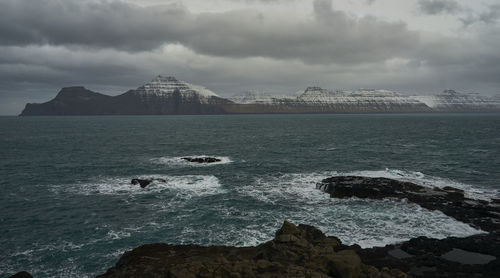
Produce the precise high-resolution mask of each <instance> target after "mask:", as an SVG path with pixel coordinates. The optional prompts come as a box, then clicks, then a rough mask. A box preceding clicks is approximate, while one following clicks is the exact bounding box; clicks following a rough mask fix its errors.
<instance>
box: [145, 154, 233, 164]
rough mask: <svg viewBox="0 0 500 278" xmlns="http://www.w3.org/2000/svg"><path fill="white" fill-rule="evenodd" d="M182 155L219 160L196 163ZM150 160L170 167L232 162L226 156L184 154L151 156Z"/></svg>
mask: <svg viewBox="0 0 500 278" xmlns="http://www.w3.org/2000/svg"><path fill="white" fill-rule="evenodd" d="M183 157H214V158H217V159H220V161H218V162H212V163H196V162H189V161H186V160H184V159H183ZM151 162H153V163H156V164H163V165H167V166H170V167H186V166H191V167H207V166H214V165H222V164H229V163H232V162H233V161H232V160H231V158H230V157H228V156H210V155H186V156H176V157H170V156H165V157H158V158H152V159H151Z"/></svg>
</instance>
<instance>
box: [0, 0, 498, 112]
mask: <svg viewBox="0 0 500 278" xmlns="http://www.w3.org/2000/svg"><path fill="white" fill-rule="evenodd" d="M192 1H194V2H193V3H195V4H196V3H197V2H196V0H192ZM390 1H396V0H390ZM146 2H147V3H148V4H149V3H150V2H155V3H157V2H158V1H144V2H141V1H139V2H137V1H135V2H134V3H131V2H125V1H101V0H83V1H82V0H78V1H77V0H65V1H62V0H38V1H29V0H0V99H1V100H2V101H1V102H0V109H2V111H4V113H5V111H8V112H7V113H8V114H15V113H19V112H20V110H21V109H22V106H23V105H24V103H25V102H33V101H40V100H47V99H48V98H50V96H53V95H54V94H55V93H56V92H57V90H58V89H59V88H60V87H63V86H70V85H86V86H88V87H90V88H91V89H94V90H98V91H102V92H105V93H112V94H117V93H121V92H123V91H125V90H126V89H129V88H134V87H137V86H139V85H141V84H142V83H144V82H147V81H148V80H149V79H150V78H151V77H152V76H154V75H156V74H160V73H161V74H171V75H176V76H178V77H179V78H181V79H185V80H188V81H190V82H193V83H198V84H201V85H205V86H208V87H209V88H211V89H213V90H215V91H217V92H218V93H220V94H222V95H230V94H233V93H238V92H240V91H242V90H251V89H257V90H267V91H271V92H277V93H281V94H283V93H289V94H291V93H295V92H296V91H298V90H301V89H303V88H304V87H305V86H309V85H321V86H325V87H329V88H343V89H353V88H359V87H378V88H387V89H393V90H402V91H408V92H424V93H426V92H437V91H440V90H442V89H445V88H455V89H459V90H460V89H461V90H469V91H480V92H485V93H488V94H492V93H497V92H500V90H499V88H500V80H499V79H498V77H497V76H500V66H499V64H500V55H499V54H498V49H500V41H499V39H498V38H499V37H500V28H499V26H498V18H499V12H498V11H500V9H498V7H497V5H495V4H491V5H483V6H477V7H470V6H467V3H468V2H460V3H459V2H458V1H452V0H420V1H418V2H415V4H414V5H413V6H412V5H408V6H401V7H399V8H398V9H400V10H398V9H395V10H394V11H392V10H387V11H386V13H385V14H377V13H376V12H375V13H373V14H372V13H369V12H360V10H357V9H354V8H352V9H351V10H349V7H350V6H349V4H346V3H347V2H338V1H333V2H332V1H329V0H315V1H310V2H309V3H306V4H304V2H303V1H285V0H274V1H245V0H241V1H234V0H225V1H223V0H220V1H218V2H216V3H219V6H220V7H221V8H220V9H219V10H216V11H212V10H210V11H201V12H200V11H198V12H194V11H193V10H192V9H191V8H192V5H193V4H192V3H191V2H189V0H186V1H185V2H173V1H168V2H167V3H166V4H165V2H163V1H162V3H163V5H161V6H158V5H155V6H148V5H147V4H145V3H146ZM396 2H397V3H400V4H401V2H398V1H396ZM396 2H394V3H395V5H396ZM135 3H137V4H135ZM232 3H237V4H238V5H235V7H234V8H233V4H232ZM352 3H353V4H352V5H356V6H355V7H358V8H359V7H363V9H365V10H366V11H371V10H373V11H377V10H380V9H381V8H384V6H383V5H385V4H384V3H381V2H380V1H366V0H357V1H354V2H352ZM405 3H406V2H405ZM138 4H142V5H138ZM189 4H192V5H191V7H190V5H189ZM341 4H342V5H341ZM270 5H272V7H273V9H270V8H269V7H270ZM401 5H403V4H401ZM405 5H407V4H405ZM242 7H243V8H242ZM304 7H307V9H305V8H304ZM353 7H354V6H353ZM472 8H475V9H472ZM402 11H404V12H405V13H406V14H407V16H406V17H408V18H409V19H408V20H409V21H408V22H404V21H402V20H401V17H400V16H399V14H398V13H400V12H402ZM414 11H419V14H415V13H414ZM442 14H447V15H449V16H451V17H452V18H451V19H449V20H450V22H451V23H452V24H455V26H456V27H453V28H455V29H453V28H452V29H448V30H444V29H440V26H439V24H436V25H435V26H436V31H433V32H429V31H428V30H425V31H424V30H419V29H418V28H415V26H418V22H419V20H425V22H433V20H434V21H436V22H439V21H437V20H439V18H440V17H439V15H442ZM409 16H413V17H414V18H413V17H409ZM465 21H467V24H465V23H466V22H465ZM415 22H416V23H417V24H415ZM408 23H412V24H408ZM452 26H453V25H452ZM450 31H451V32H450ZM458 31H460V33H455V32H458Z"/></svg>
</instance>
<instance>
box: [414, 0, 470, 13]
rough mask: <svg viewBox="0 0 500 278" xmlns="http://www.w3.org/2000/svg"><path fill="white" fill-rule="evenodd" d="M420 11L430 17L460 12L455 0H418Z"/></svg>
mask: <svg viewBox="0 0 500 278" xmlns="http://www.w3.org/2000/svg"><path fill="white" fill-rule="evenodd" d="M418 5H419V8H420V11H421V12H423V13H426V14H430V15H436V14H444V13H448V14H454V13H456V12H458V11H460V10H461V7H460V5H459V4H458V3H457V2H456V1H455V0H419V1H418Z"/></svg>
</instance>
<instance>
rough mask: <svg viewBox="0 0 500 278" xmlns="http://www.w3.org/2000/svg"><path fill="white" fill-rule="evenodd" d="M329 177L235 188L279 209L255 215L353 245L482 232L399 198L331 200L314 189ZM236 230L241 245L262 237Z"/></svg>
mask: <svg viewBox="0 0 500 278" xmlns="http://www.w3.org/2000/svg"><path fill="white" fill-rule="evenodd" d="M328 176H331V173H330V174H327V173H309V174H286V175H283V176H281V177H270V178H267V179H257V180H256V182H255V183H254V184H249V185H247V186H244V187H242V188H239V189H238V191H239V193H240V194H244V195H247V196H248V197H250V198H254V199H255V200H256V201H258V202H263V203H267V204H270V205H274V206H275V207H276V208H275V210H278V212H274V213H273V212H269V213H267V212H264V213H263V212H260V213H261V215H260V217H263V218H269V219H275V221H276V222H278V223H279V222H280V221H282V220H283V219H288V220H290V221H292V222H295V223H305V224H309V225H313V226H316V227H318V228H319V229H321V230H322V231H324V232H325V233H327V234H330V235H335V236H337V237H339V238H340V239H341V240H342V241H343V242H344V243H347V244H354V243H357V244H359V245H361V246H362V247H372V246H384V245H386V244H390V243H395V242H401V241H405V240H409V239H411V238H414V237H418V236H428V237H433V238H445V237H448V236H457V237H464V236H469V235H473V234H478V233H482V231H480V230H477V229H474V228H472V227H471V226H469V225H467V224H465V223H462V222H459V221H457V220H455V219H453V218H451V217H448V216H446V215H444V214H443V213H442V212H439V211H429V210H427V209H424V208H421V207H420V206H418V205H416V204H413V203H407V202H405V201H401V200H392V199H387V200H362V199H358V198H351V199H333V198H330V197H329V195H328V194H325V193H323V192H321V191H320V190H317V189H316V188H315V183H316V182H317V181H320V180H322V179H324V178H326V177H328ZM262 214H264V215H262ZM271 223H272V222H271ZM278 227H279V226H275V225H271V226H267V227H265V228H263V227H259V228H256V229H259V230H260V231H261V232H263V230H264V231H266V232H264V233H268V235H272V234H273V233H274V231H275V229H276V228H278ZM239 233H241V235H242V237H243V238H242V239H241V241H242V242H243V243H244V244H247V243H260V242H262V241H261V240H262V237H260V236H259V237H256V235H255V234H253V233H243V232H239ZM269 239H270V238H269V237H268V238H267V240H269Z"/></svg>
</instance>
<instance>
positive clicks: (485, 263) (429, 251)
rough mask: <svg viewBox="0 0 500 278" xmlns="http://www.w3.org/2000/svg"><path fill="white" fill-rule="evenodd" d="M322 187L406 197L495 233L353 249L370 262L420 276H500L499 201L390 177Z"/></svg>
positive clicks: (339, 192)
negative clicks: (477, 198)
mask: <svg viewBox="0 0 500 278" xmlns="http://www.w3.org/2000/svg"><path fill="white" fill-rule="evenodd" d="M316 188H318V189H321V190H323V191H325V192H327V193H329V194H330V196H331V197H335V198H349V197H358V198H369V199H382V198H399V199H404V198H405V199H407V200H408V201H410V202H413V203H416V204H418V205H420V206H422V207H424V208H427V209H430V210H440V211H442V212H443V213H444V214H446V215H448V216H451V217H453V218H455V219H457V220H459V221H462V222H465V223H468V224H471V225H472V226H475V227H477V228H480V229H482V230H485V231H489V232H490V233H489V234H479V235H474V236H470V237H466V238H455V237H450V238H445V239H431V238H427V237H418V238H414V239H411V240H409V241H407V242H404V243H399V244H393V245H387V246H385V247H374V248H366V249H361V248H360V247H359V246H357V245H354V246H350V247H348V248H347V249H349V250H355V251H356V253H357V254H358V255H359V256H360V258H361V261H362V262H363V263H364V264H367V265H372V266H375V267H379V268H381V267H390V268H398V269H400V270H402V271H404V272H406V273H408V274H410V275H412V276H414V277H464V278H465V277H491V278H493V277H495V278H498V277H499V274H500V260H499V258H500V208H499V206H498V205H497V202H496V201H495V200H493V201H491V202H487V201H482V200H474V199H469V198H467V197H465V196H464V192H463V191H462V190H460V189H456V188H453V187H444V188H436V187H434V188H428V187H423V186H420V185H417V184H414V183H410V182H402V181H397V180H392V179H387V178H369V177H357V176H343V177H331V178H327V179H324V180H323V181H322V182H320V183H318V184H317V185H316Z"/></svg>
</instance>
